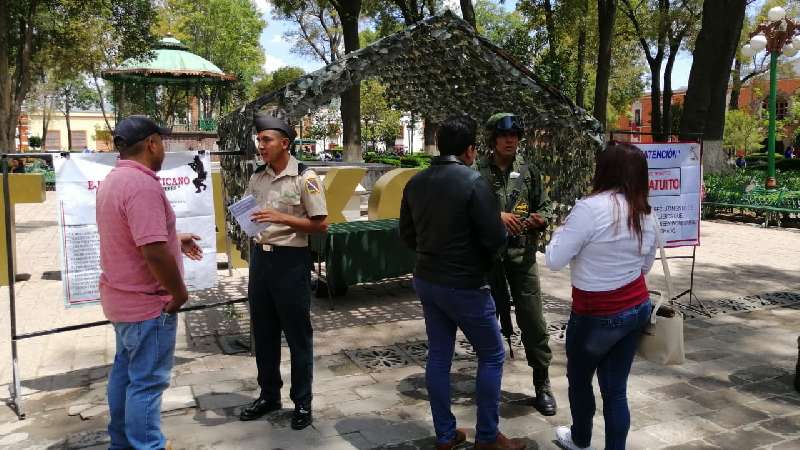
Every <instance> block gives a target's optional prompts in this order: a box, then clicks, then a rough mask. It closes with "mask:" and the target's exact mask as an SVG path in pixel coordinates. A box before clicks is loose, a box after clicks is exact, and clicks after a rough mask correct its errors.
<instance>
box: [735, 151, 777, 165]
mask: <svg viewBox="0 0 800 450" xmlns="http://www.w3.org/2000/svg"><path fill="white" fill-rule="evenodd" d="M783 159H784V158H783V155H781V154H778V153H775V162H776V163H777V162H778V161H781V160H783ZM744 160H745V161H747V163H748V164H749V163H751V162H753V163H754V162H760V161H764V162H767V161H768V160H769V157H768V155H767V154H766V153H752V154H750V155H747V156H745V157H744Z"/></svg>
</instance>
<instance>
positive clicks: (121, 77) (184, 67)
mask: <svg viewBox="0 0 800 450" xmlns="http://www.w3.org/2000/svg"><path fill="white" fill-rule="evenodd" d="M103 78H105V79H107V80H111V81H139V82H146V83H151V84H185V83H192V82H198V81H200V82H206V83H224V82H228V81H232V80H235V79H236V77H235V76H234V75H229V74H226V73H225V72H223V71H222V70H221V69H220V68H219V67H217V66H216V65H215V64H214V63H212V62H211V61H209V60H207V59H205V58H203V57H201V56H198V55H196V54H194V53H192V52H190V51H189V50H188V47H186V46H185V45H184V44H183V43H181V41H179V40H177V39H175V38H174V37H172V36H170V35H167V36H166V37H164V38H162V39H161V41H160V42H159V45H158V46H157V47H156V48H155V49H154V50H153V51H151V52H150V53H149V54H148V55H147V56H146V57H143V58H131V59H127V60H125V62H123V63H122V64H121V65H120V66H119V67H118V68H116V69H113V70H106V71H104V72H103Z"/></svg>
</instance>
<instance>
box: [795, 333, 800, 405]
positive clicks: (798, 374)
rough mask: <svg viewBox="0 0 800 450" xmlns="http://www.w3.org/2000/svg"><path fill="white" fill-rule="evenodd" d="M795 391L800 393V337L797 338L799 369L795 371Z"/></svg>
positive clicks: (796, 368)
mask: <svg viewBox="0 0 800 450" xmlns="http://www.w3.org/2000/svg"><path fill="white" fill-rule="evenodd" d="M794 390H796V391H797V392H800V336H798V337H797V367H795V369H794Z"/></svg>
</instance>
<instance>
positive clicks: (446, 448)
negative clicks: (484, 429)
mask: <svg viewBox="0 0 800 450" xmlns="http://www.w3.org/2000/svg"><path fill="white" fill-rule="evenodd" d="M466 440H467V434H466V433H465V432H464V430H463V429H461V428H456V437H454V438H453V440H452V441H450V442H448V443H446V444H436V450H451V449H454V448H456V447H457V446H458V444H460V443H462V442H464V441H466Z"/></svg>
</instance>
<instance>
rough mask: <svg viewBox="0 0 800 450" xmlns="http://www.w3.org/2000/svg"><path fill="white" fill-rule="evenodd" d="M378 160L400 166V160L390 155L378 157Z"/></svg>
mask: <svg viewBox="0 0 800 450" xmlns="http://www.w3.org/2000/svg"><path fill="white" fill-rule="evenodd" d="M378 162H379V163H382V164H389V165H390V166H395V167H400V160H399V159H398V158H392V157H390V156H383V157H380V158H378Z"/></svg>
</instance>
